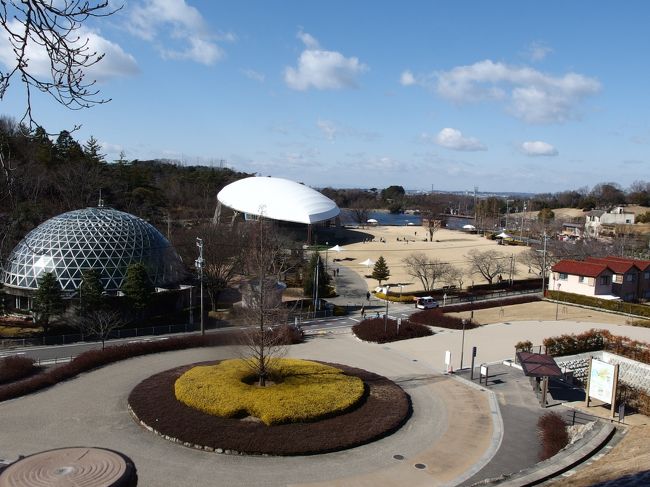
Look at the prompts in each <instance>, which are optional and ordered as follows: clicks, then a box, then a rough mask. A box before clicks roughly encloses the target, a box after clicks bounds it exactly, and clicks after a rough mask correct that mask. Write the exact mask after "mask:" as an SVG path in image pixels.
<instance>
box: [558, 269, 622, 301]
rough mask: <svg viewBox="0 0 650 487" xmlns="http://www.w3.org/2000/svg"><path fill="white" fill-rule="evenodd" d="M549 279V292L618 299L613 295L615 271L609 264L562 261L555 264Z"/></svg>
mask: <svg viewBox="0 0 650 487" xmlns="http://www.w3.org/2000/svg"><path fill="white" fill-rule="evenodd" d="M551 270H552V271H553V272H552V274H551V276H550V279H549V286H548V288H549V290H551V291H562V292H567V293H574V294H582V295H583V296H594V297H598V298H605V299H617V297H616V296H614V295H613V294H612V276H614V271H613V270H612V269H610V267H609V266H608V265H607V264H602V263H598V262H583V261H580V260H561V261H560V262H558V263H557V264H555V265H554V266H553V267H552V268H551Z"/></svg>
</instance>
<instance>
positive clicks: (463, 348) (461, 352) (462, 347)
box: [458, 318, 467, 370]
mask: <svg viewBox="0 0 650 487" xmlns="http://www.w3.org/2000/svg"><path fill="white" fill-rule="evenodd" d="M466 323H467V320H466V319H464V318H463V335H462V340H461V342H460V369H458V370H463V352H464V351H465V324H466Z"/></svg>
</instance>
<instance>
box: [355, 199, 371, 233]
mask: <svg viewBox="0 0 650 487" xmlns="http://www.w3.org/2000/svg"><path fill="white" fill-rule="evenodd" d="M350 211H351V212H352V219H353V220H354V221H355V222H356V223H357V224H359V225H360V226H361V227H365V226H366V225H367V224H368V217H369V216H370V207H369V206H368V205H366V204H365V203H363V202H360V203H359V205H358V206H356V207H354V208H350Z"/></svg>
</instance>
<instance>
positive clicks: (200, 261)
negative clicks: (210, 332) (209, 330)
mask: <svg viewBox="0 0 650 487" xmlns="http://www.w3.org/2000/svg"><path fill="white" fill-rule="evenodd" d="M196 246H197V247H198V248H199V258H198V259H196V260H195V261H194V265H195V266H196V268H197V269H198V270H199V284H200V285H201V335H205V324H204V321H203V263H204V261H203V239H201V238H199V237H197V238H196Z"/></svg>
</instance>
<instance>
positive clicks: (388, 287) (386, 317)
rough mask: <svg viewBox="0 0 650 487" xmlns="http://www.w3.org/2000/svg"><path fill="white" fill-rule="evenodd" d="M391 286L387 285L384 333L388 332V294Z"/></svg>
mask: <svg viewBox="0 0 650 487" xmlns="http://www.w3.org/2000/svg"><path fill="white" fill-rule="evenodd" d="M390 288H391V286H389V285H388V284H386V313H385V314H384V333H387V331H388V293H389V292H390Z"/></svg>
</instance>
